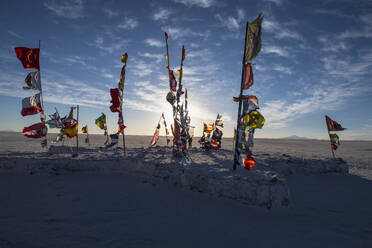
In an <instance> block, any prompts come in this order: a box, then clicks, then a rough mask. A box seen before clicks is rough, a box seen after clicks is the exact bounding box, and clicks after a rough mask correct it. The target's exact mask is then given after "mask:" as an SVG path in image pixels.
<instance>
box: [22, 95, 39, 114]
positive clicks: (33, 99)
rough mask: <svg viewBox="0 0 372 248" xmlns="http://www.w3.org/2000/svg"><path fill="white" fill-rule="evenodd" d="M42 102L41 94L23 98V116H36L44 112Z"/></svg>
mask: <svg viewBox="0 0 372 248" xmlns="http://www.w3.org/2000/svg"><path fill="white" fill-rule="evenodd" d="M42 110H43V109H42V107H41V102H40V93H38V94H36V95H33V96H30V97H26V98H23V100H22V111H21V115H22V116H27V115H34V114H37V113H40V112H41V111H42Z"/></svg>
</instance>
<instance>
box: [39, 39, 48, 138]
mask: <svg viewBox="0 0 372 248" xmlns="http://www.w3.org/2000/svg"><path fill="white" fill-rule="evenodd" d="M40 43H41V41H40V40H39V54H40V53H41V50H40ZM39 73H40V56H39ZM39 76H40V75H39ZM40 77H41V76H40ZM40 101H41V117H40V119H41V122H42V123H43V124H44V125H45V114H44V99H43V87H42V85H41V78H40ZM47 135H48V132H47V134H46V135H45V139H44V140H45V141H47Z"/></svg>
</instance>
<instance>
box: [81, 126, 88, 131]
mask: <svg viewBox="0 0 372 248" xmlns="http://www.w3.org/2000/svg"><path fill="white" fill-rule="evenodd" d="M81 132H82V133H88V125H86V126H84V127H82V128H81Z"/></svg>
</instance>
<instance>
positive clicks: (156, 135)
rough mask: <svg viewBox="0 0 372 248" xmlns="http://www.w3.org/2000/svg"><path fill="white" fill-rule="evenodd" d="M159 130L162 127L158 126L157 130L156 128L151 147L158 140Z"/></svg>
mask: <svg viewBox="0 0 372 248" xmlns="http://www.w3.org/2000/svg"><path fill="white" fill-rule="evenodd" d="M159 132H160V127H157V128H156V130H155V133H154V136H153V137H152V140H151V143H150V147H154V146H155V145H156V143H157V142H158V140H159Z"/></svg>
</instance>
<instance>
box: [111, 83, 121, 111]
mask: <svg viewBox="0 0 372 248" xmlns="http://www.w3.org/2000/svg"><path fill="white" fill-rule="evenodd" d="M110 95H111V99H112V100H111V101H110V102H111V103H112V105H111V106H110V110H111V112H119V113H120V91H119V89H118V88H115V89H110Z"/></svg>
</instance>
